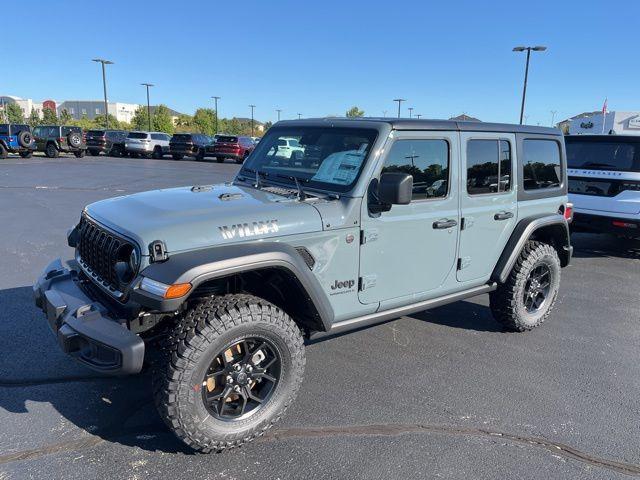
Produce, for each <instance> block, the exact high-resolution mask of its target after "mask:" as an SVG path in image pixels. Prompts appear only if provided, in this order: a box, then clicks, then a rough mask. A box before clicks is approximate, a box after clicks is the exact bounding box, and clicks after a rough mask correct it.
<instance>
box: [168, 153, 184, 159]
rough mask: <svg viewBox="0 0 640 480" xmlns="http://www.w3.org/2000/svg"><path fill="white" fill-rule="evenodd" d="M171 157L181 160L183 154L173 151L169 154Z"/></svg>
mask: <svg viewBox="0 0 640 480" xmlns="http://www.w3.org/2000/svg"><path fill="white" fill-rule="evenodd" d="M171 157H172V158H173V159H174V160H182V159H183V158H184V155H182V154H180V153H174V154H172V155H171Z"/></svg>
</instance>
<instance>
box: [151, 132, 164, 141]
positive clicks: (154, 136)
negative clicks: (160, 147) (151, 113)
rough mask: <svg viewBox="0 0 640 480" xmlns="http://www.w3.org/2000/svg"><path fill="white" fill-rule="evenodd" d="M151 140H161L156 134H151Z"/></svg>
mask: <svg viewBox="0 0 640 480" xmlns="http://www.w3.org/2000/svg"><path fill="white" fill-rule="evenodd" d="M151 140H162V139H161V137H160V135H159V134H157V133H152V134H151Z"/></svg>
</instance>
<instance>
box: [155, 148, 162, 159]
mask: <svg viewBox="0 0 640 480" xmlns="http://www.w3.org/2000/svg"><path fill="white" fill-rule="evenodd" d="M153 158H155V159H160V158H162V147H161V146H159V145H158V146H156V148H154V149H153Z"/></svg>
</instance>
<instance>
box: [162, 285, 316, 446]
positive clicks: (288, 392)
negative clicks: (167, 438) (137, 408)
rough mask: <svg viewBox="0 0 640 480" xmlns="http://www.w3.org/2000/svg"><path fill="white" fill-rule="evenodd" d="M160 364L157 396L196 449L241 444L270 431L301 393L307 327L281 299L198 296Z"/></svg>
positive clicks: (169, 420) (174, 426) (164, 411)
mask: <svg viewBox="0 0 640 480" xmlns="http://www.w3.org/2000/svg"><path fill="white" fill-rule="evenodd" d="M163 358H164V360H163V361H162V362H161V363H160V364H159V365H158V366H157V368H155V369H154V374H153V382H154V399H155V403H156V406H157V407H158V411H159V413H160V415H161V417H162V418H163V419H164V420H165V422H166V423H167V425H168V426H169V428H170V429H171V430H173V432H174V433H175V434H176V436H178V438H180V439H181V440H182V441H184V442H185V443H186V444H187V445H189V446H191V447H192V448H194V449H196V450H200V451H203V452H210V451H213V450H223V449H227V448H232V447H237V446H240V445H242V444H244V443H247V442H250V441H251V440H253V439H254V438H256V437H258V436H260V435H262V434H264V432H265V431H267V430H268V429H269V428H270V427H271V426H272V425H273V424H274V423H276V422H277V421H278V420H279V419H280V417H281V416H282V415H283V413H284V412H285V410H286V409H287V407H288V406H289V405H290V404H291V403H292V402H293V401H294V399H295V396H296V393H297V391H298V388H299V387H300V384H301V382H302V376H303V373H304V364H305V357H304V345H303V340H302V335H301V333H300V330H299V329H298V327H297V325H296V324H295V323H294V322H293V321H292V320H291V318H290V317H289V316H288V315H287V314H286V313H284V312H283V311H282V310H280V309H279V308H278V307H276V306H275V305H273V304H271V303H269V302H267V301H265V300H262V299H260V298H257V297H254V296H251V295H225V296H222V297H208V298H206V299H202V300H200V301H198V303H196V304H195V305H193V306H192V307H191V308H190V309H189V310H188V311H187V312H186V313H185V315H184V317H183V318H182V319H181V320H179V321H178V322H177V324H176V326H175V327H174V328H173V330H172V331H171V333H170V335H169V338H168V341H167V342H166V343H165V344H164V350H163Z"/></svg>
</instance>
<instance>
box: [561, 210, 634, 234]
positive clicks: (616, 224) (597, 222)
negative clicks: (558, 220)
mask: <svg viewBox="0 0 640 480" xmlns="http://www.w3.org/2000/svg"><path fill="white" fill-rule="evenodd" d="M571 229H572V230H573V231H575V232H594V233H613V234H614V235H624V236H630V237H638V238H640V219H638V220H636V219H630V218H623V217H620V218H618V217H609V216H604V215H591V214H586V213H580V212H575V213H574V214H573V222H572V223H571Z"/></svg>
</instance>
